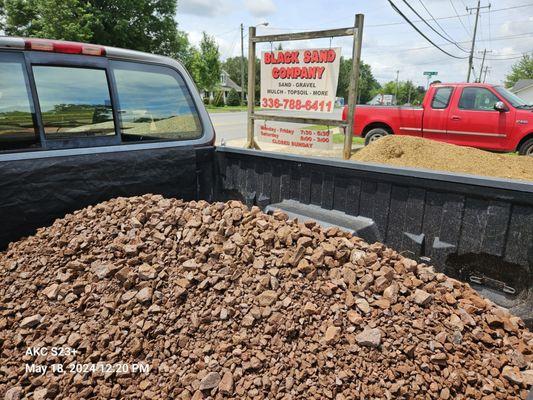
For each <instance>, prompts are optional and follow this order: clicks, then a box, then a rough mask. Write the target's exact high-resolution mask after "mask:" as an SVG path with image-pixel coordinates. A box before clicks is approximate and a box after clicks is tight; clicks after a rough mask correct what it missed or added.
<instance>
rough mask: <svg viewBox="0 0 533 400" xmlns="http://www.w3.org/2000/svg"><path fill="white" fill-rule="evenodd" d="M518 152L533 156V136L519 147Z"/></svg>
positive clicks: (522, 154)
mask: <svg viewBox="0 0 533 400" xmlns="http://www.w3.org/2000/svg"><path fill="white" fill-rule="evenodd" d="M518 154H520V155H521V156H530V157H533V138H532V139H528V140H526V141H525V142H524V143H522V145H521V146H520V148H519V149H518Z"/></svg>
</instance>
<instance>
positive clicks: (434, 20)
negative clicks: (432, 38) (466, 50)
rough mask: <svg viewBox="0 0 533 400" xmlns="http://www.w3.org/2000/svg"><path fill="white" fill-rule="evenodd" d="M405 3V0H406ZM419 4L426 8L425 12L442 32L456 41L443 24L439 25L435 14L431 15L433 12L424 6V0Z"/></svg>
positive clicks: (419, 0)
mask: <svg viewBox="0 0 533 400" xmlns="http://www.w3.org/2000/svg"><path fill="white" fill-rule="evenodd" d="M404 2H405V0H404ZM418 2H419V3H420V4H422V7H424V10H426V12H427V13H428V15H429V16H430V18H431V19H432V20H433V22H435V23H436V24H437V26H438V27H439V28H440V29H441V31H442V32H443V33H444V34H445V35H446V36H448V37H449V38H450V40H452V41H453V42H454V41H455V40H454V39H453V38H452V37H451V36H450V35H449V34H448V32H446V30H445V29H444V28H443V27H442V26H441V24H439V23H438V21H437V20H436V19H435V17H434V16H433V14H431V12H430V11H429V10H428V8H427V7H426V5H425V4H424V2H423V1H422V0H418Z"/></svg>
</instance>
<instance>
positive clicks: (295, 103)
mask: <svg viewBox="0 0 533 400" xmlns="http://www.w3.org/2000/svg"><path fill="white" fill-rule="evenodd" d="M340 57H341V48H340V47H335V48H329V49H300V50H275V51H266V52H263V53H262V55H261V103H260V104H261V107H263V108H268V109H274V110H290V111H305V112H323V113H331V112H333V107H334V105H335V94H336V92H337V84H338V81H339V62H340Z"/></svg>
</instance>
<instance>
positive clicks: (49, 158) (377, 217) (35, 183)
mask: <svg viewBox="0 0 533 400" xmlns="http://www.w3.org/2000/svg"><path fill="white" fill-rule="evenodd" d="M0 76H1V77H2V79H1V80H0V227H1V228H0V248H1V249H5V248H6V247H7V246H8V244H9V242H11V241H15V240H18V239H20V238H21V237H23V236H26V235H31V234H32V233H33V232H34V231H35V229H36V228H38V227H41V226H45V225H49V224H50V223H51V222H52V221H53V220H54V219H55V218H58V217H62V216H63V215H65V214H66V213H69V212H72V211H74V210H76V209H79V208H82V207H85V206H87V205H90V204H95V203H98V202H101V201H104V200H107V199H110V198H113V197H117V196H131V195H137V194H143V193H149V192H151V193H159V194H162V195H164V196H172V197H180V198H184V199H186V200H191V199H206V200H209V201H215V200H227V199H239V200H242V201H244V202H246V203H247V204H249V205H253V204H256V205H259V206H260V207H262V208H264V209H266V210H267V211H268V210H272V209H276V208H278V209H283V210H285V211H286V212H288V213H289V214H290V215H292V216H294V217H299V218H306V219H307V218H310V219H315V220H318V221H320V222H321V223H322V224H325V225H338V226H341V227H343V228H344V229H347V230H350V231H352V232H353V233H354V234H356V235H358V236H361V237H363V238H364V239H365V240H367V241H369V242H374V241H380V242H383V243H386V244H387V245H389V246H391V247H393V248H395V249H397V250H399V251H402V252H403V253H405V254H406V255H409V256H410V257H412V258H418V259H421V260H423V261H424V262H426V263H431V264H433V265H435V266H436V268H437V269H439V270H441V271H443V272H445V273H446V274H448V275H450V276H453V277H456V278H459V279H461V280H464V281H467V282H469V283H470V284H471V285H472V286H473V287H475V288H476V289H477V290H478V291H480V292H481V293H482V294H484V295H485V296H487V297H489V298H491V299H492V300H493V301H495V302H496V303H498V304H500V305H502V306H504V307H507V308H509V309H511V311H512V312H513V313H514V314H516V315H519V316H521V317H522V318H523V319H524V320H525V321H526V323H527V324H528V325H529V326H530V327H531V326H532V323H533V184H530V183H526V182H518V181H509V180H503V179H490V178H480V177H476V176H468V175H459V174H448V173H441V172H434V171H424V170H415V169H409V168H397V167H390V166H384V165H371V164H360V163H354V162H345V161H338V160H331V159H318V158H307V157H299V156H292V155H285V154H283V155H282V154H275V153H267V152H260V151H253V150H243V149H234V148H227V147H214V145H213V144H214V137H215V136H214V130H213V126H212V124H211V121H210V119H209V115H208V114H207V112H206V110H205V107H204V105H203V103H202V100H201V98H200V96H199V94H198V91H197V90H196V88H195V86H194V83H193V81H192V80H191V78H190V76H189V75H188V73H187V71H186V70H185V69H184V68H183V67H182V66H181V64H180V63H179V62H177V61H175V60H172V59H169V58H166V57H161V56H155V55H151V54H145V53H139V52H135V51H129V50H123V49H116V48H110V47H103V46H94V45H86V44H80V43H69V42H58V41H48V40H36V39H29V40H28V39H20V38H0Z"/></svg>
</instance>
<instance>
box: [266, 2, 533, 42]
mask: <svg viewBox="0 0 533 400" xmlns="http://www.w3.org/2000/svg"><path fill="white" fill-rule="evenodd" d="M532 6H533V3H528V4H522V5H519V6H513V7H505V8H496V9H491V10H490V11H481V12H480V14H488V13H493V12H499V11H506V10H514V9H517V8H524V7H532ZM468 16H470V14H459V15H449V16H447V17H436V18H435V19H436V20H438V21H442V20H446V19H455V18H457V17H468ZM338 21H339V19H338V18H337V19H335V20H331V21H328V22H323V23H329V22H338ZM412 22H422V20H416V19H415V20H413V21H412ZM404 24H407V22H405V21H398V22H388V23H384V24H368V25H365V28H382V27H384V26H395V25H404ZM269 28H271V29H278V30H281V31H305V30H306V29H310V28H308V27H306V28H301V27H300V28H295V27H291V28H282V27H274V26H269ZM470 34H471V33H469V35H470Z"/></svg>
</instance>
